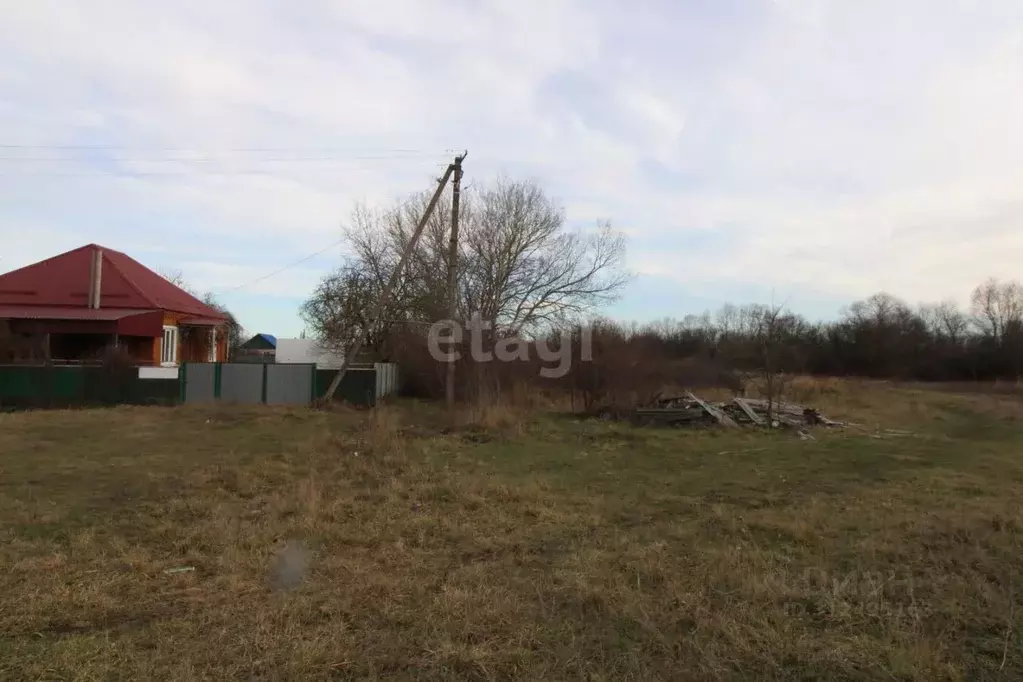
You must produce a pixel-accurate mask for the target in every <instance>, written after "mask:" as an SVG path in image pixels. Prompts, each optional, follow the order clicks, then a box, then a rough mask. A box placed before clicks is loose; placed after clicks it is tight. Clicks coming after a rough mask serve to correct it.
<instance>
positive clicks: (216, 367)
mask: <svg viewBox="0 0 1023 682" xmlns="http://www.w3.org/2000/svg"><path fill="white" fill-rule="evenodd" d="M213 400H215V401H219V400H220V363H219V362H215V363H213Z"/></svg>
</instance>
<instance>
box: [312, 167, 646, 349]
mask: <svg viewBox="0 0 1023 682" xmlns="http://www.w3.org/2000/svg"><path fill="white" fill-rule="evenodd" d="M427 199H428V197H427V196H426V195H425V194H423V195H416V196H413V197H412V198H411V199H410V200H408V201H406V202H403V203H402V204H400V205H398V206H395V207H393V208H391V209H389V210H386V211H382V212H373V211H371V210H369V209H366V208H365V207H360V208H358V209H357V210H356V212H355V214H354V216H353V221H352V226H351V227H350V228H349V229H348V230H347V231H346V237H347V241H348V250H349V251H350V253H351V254H352V256H351V258H350V259H348V260H347V261H346V263H345V264H344V265H343V266H342V267H341V268H340V269H339V270H338V271H337V272H335V273H333V274H331V275H328V276H327V277H326V278H324V280H323V281H322V282H321V284H320V286H319V287H318V288H317V290H316V291H315V292H314V293H313V296H312V297H311V298H310V299H309V300H308V301H307V302H306V304H305V305H304V306H303V309H302V312H303V316H304V317H305V319H306V321H307V323H308V324H309V326H310V328H311V329H312V330H313V331H314V333H315V334H316V335H317V337H318V338H319V339H320V340H321V342H323V343H324V344H325V345H327V346H330V347H338V346H342V347H343V346H344V345H345V342H346V341H347V340H348V338H350V337H351V335H352V331H351V330H352V329H357V328H359V325H360V324H366V321H365V320H363V319H361V317H360V311H362V310H364V309H365V305H366V304H365V301H366V299H368V298H373V297H375V296H377V295H379V291H380V289H382V287H383V283H384V282H385V281H386V279H387V277H389V276H390V274H391V272H392V271H393V270H394V268H395V266H396V264H397V262H398V260H399V259H400V257H401V254H402V252H403V251H404V250H405V248H406V246H407V245H408V244H409V241H410V239H411V235H412V232H413V229H414V226H415V224H416V223H417V222H418V220H419V218H420V217H421V216H422V214H423V211H424V210H425V206H426V203H427ZM460 215H461V230H460V231H461V239H460V244H459V258H458V267H459V273H458V274H459V290H458V297H459V300H458V305H457V310H458V314H459V317H460V318H461V319H463V320H466V319H469V318H471V317H472V316H474V315H479V316H480V317H481V318H482V319H484V320H487V321H490V322H493V323H494V325H495V329H494V330H493V336H492V337H491V338H492V339H496V338H497V337H499V336H502V335H509V334H522V333H526V334H530V333H537V332H540V331H542V330H543V328H544V327H546V326H550V325H552V324H557V323H560V322H562V321H565V320H567V319H569V318H572V317H574V316H579V315H582V314H585V313H587V312H589V311H591V310H593V309H594V308H596V307H598V306H599V305H601V304H604V303H607V302H609V301H611V300H613V299H614V298H615V297H616V296H617V294H618V292H619V291H620V289H621V287H622V286H623V285H624V284H625V283H626V281H627V275H626V274H625V272H624V270H623V265H624V251H625V243H624V240H623V238H622V236H621V235H620V234H618V233H617V232H615V231H614V230H612V229H611V226H610V225H609V224H608V223H601V224H599V225H597V226H596V228H595V229H592V230H582V231H573V230H569V229H568V228H567V227H566V225H565V217H564V213H563V211H562V210H561V208H560V207H559V206H558V205H557V204H556V203H555V202H554V201H553V200H552V199H551V198H550V197H549V196H547V195H546V193H544V191H543V190H542V189H541V188H540V187H539V186H538V185H536V184H533V183H530V182H514V181H510V180H506V179H500V180H498V181H496V182H495V183H493V184H492V185H489V186H486V187H477V188H475V189H472V188H470V189H467V190H464V191H463V194H462V205H461V214H460ZM449 225H450V205H449V204H447V203H445V202H444V201H442V202H441V203H440V204H438V206H437V210H436V211H435V212H434V214H433V215H432V216H431V218H430V220H429V222H428V223H427V226H426V229H425V231H424V233H423V236H422V238H421V239H420V241H419V243H418V244H417V245H416V247H415V249H414V250H413V251H412V254H411V257H410V259H409V262H408V267H407V268H406V271H405V272H403V273H402V274H401V278H400V279H399V282H398V285H397V286H396V288H395V291H394V293H393V296H392V304H391V306H390V307H389V310H388V311H387V313H386V314H385V315H384V317H385V318H387V320H389V321H391V322H392V323H393V322H397V323H401V324H413V325H415V324H422V323H428V322H432V321H435V320H438V319H443V318H444V317H446V274H447V236H448V235H447V233H448V229H449ZM372 331H376V332H379V333H380V334H381V336H382V335H385V334H386V331H387V329H386V325H383V326H381V327H379V328H378V329H376V330H372Z"/></svg>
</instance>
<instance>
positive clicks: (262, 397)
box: [259, 362, 267, 405]
mask: <svg viewBox="0 0 1023 682" xmlns="http://www.w3.org/2000/svg"><path fill="white" fill-rule="evenodd" d="M262 367H263V386H262V388H261V392H260V396H259V402H260V403H262V404H263V405H266V381H267V371H266V367H267V364H266V363H265V362H264V363H262Z"/></svg>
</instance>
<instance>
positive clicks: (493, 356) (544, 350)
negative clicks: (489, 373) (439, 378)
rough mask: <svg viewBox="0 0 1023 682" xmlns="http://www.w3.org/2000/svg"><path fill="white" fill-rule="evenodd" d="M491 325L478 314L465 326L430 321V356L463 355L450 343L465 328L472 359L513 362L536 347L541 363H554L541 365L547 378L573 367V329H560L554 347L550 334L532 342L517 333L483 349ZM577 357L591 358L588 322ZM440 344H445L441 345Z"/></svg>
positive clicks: (458, 338) (462, 334)
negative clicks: (485, 334) (491, 348)
mask: <svg viewBox="0 0 1023 682" xmlns="http://www.w3.org/2000/svg"><path fill="white" fill-rule="evenodd" d="M493 328H494V323H493V322H492V321H490V320H483V319H481V318H480V316H479V315H474V316H473V317H472V318H471V319H470V320H469V323H468V330H466V329H464V328H463V327H462V325H461V324H460V323H458V322H456V321H455V320H438V321H437V322H434V323H433V324H432V325H430V331H429V336H428V337H427V344H428V347H429V349H430V357H432V358H433V359H434V360H436V361H438V362H457V361H458V360H460V359H461V358H462V352H461V351H460V350H459V349H458V348H451V347H452V346H457V345H461V344H462V342H463V341H464V339H465V334H466V331H468V334H469V357H471V358H472V359H473V361H474V362H493V361H494V360H497V361H499V362H514V361H520V362H522V361H528V360H529V359H530V358H529V353H530V348H535V349H536V354H537V356H538V357H539V358H540V360H541V361H542V362H544V363H556V364H555V365H554V367H549V366H544V367H541V368H540V376H542V377H544V378H547V379H560V378H561V377H563V376H565V375H566V374H568V372H569V370H570V369H572V362H573V357H572V355H573V353H572V351H573V350H574V348H573V346H574V344H573V338H572V332H571V331H569V330H562V331H561V332H560V333H559V335H558V336H559V337H560V338H559V340H558V344H557V347H556V348H553V349H552V348H551V345H550V338H549V337H544V338H538V339H536V340H534V341H532V342H529V341H526V340H525V339H523V338H521V337H518V336H507V337H500V338H498V339H497V342H496V343H495V344H494V350H493V351H489V350H484V348H483V332H485V331H489V330H491V329H493ZM578 340H579V358H578V360H579V361H580V362H589V361H590V360H592V359H593V334H592V330H591V329H590V328H589V327H588V326H585V325H584V326H582V327H581V329H580V336H579V339H578ZM441 346H445V347H446V348H447V349H448V350H445V348H442V347H441Z"/></svg>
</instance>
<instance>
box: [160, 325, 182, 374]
mask: <svg viewBox="0 0 1023 682" xmlns="http://www.w3.org/2000/svg"><path fill="white" fill-rule="evenodd" d="M160 366H161V367H177V366H178V328H177V327H173V326H170V325H164V327H163V336H162V337H160Z"/></svg>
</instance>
